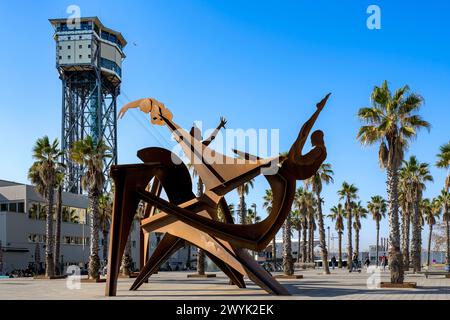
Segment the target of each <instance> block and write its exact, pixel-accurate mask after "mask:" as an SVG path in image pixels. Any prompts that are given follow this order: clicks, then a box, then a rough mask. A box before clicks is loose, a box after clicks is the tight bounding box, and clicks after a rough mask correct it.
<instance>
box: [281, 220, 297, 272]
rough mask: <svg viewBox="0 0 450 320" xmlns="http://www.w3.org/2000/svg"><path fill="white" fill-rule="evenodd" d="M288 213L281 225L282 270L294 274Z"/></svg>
mask: <svg viewBox="0 0 450 320" xmlns="http://www.w3.org/2000/svg"><path fill="white" fill-rule="evenodd" d="M290 218H291V217H290V214H289V215H288V217H287V219H286V221H285V222H284V225H283V271H284V274H285V275H288V276H291V275H293V274H294V266H293V261H292V244H291V219H290Z"/></svg>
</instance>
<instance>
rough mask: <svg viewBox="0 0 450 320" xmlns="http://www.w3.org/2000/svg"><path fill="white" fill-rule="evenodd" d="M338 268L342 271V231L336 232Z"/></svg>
mask: <svg viewBox="0 0 450 320" xmlns="http://www.w3.org/2000/svg"><path fill="white" fill-rule="evenodd" d="M338 255H339V257H338V268H339V269H342V231H339V232H338Z"/></svg>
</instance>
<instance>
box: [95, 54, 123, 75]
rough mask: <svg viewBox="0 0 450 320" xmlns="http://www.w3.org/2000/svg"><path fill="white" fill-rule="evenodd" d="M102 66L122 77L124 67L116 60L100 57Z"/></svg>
mask: <svg viewBox="0 0 450 320" xmlns="http://www.w3.org/2000/svg"><path fill="white" fill-rule="evenodd" d="M100 67H102V68H106V69H109V70H112V71H114V72H115V73H117V74H118V75H119V77H122V69H121V68H120V67H119V66H118V65H117V63H115V62H114V61H111V60H108V59H105V58H100Z"/></svg>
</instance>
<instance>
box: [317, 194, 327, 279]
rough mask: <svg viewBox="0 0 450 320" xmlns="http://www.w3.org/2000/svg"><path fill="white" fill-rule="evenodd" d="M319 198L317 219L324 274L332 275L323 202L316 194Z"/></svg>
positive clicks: (318, 196)
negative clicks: (329, 264)
mask: <svg viewBox="0 0 450 320" xmlns="http://www.w3.org/2000/svg"><path fill="white" fill-rule="evenodd" d="M316 196H317V218H318V220H319V238H320V239H319V240H320V249H321V251H322V265H323V272H324V273H325V274H330V267H329V266H328V251H327V244H326V240H325V227H324V224H323V213H322V202H321V201H320V193H319V192H317V193H316Z"/></svg>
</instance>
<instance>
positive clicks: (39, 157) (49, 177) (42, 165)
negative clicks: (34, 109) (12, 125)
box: [28, 136, 62, 277]
mask: <svg viewBox="0 0 450 320" xmlns="http://www.w3.org/2000/svg"><path fill="white" fill-rule="evenodd" d="M58 145H59V143H58V139H55V140H53V142H52V143H50V140H49V139H48V137H47V136H44V137H43V138H39V139H37V141H36V144H35V145H34V147H33V158H34V159H35V162H34V163H33V165H32V166H31V167H30V169H29V171H28V179H29V180H30V181H31V182H32V183H33V184H34V185H35V186H36V191H37V192H38V193H39V194H40V195H41V196H42V197H44V198H46V199H47V213H46V226H45V227H46V233H45V234H46V240H45V264H46V268H45V276H47V277H53V276H54V275H55V265H54V259H53V253H54V252H53V242H54V237H53V203H54V193H55V187H56V183H57V176H58V167H59V166H60V163H59V162H58V159H59V157H60V156H61V155H62V152H61V150H60V149H59V146H58Z"/></svg>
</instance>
